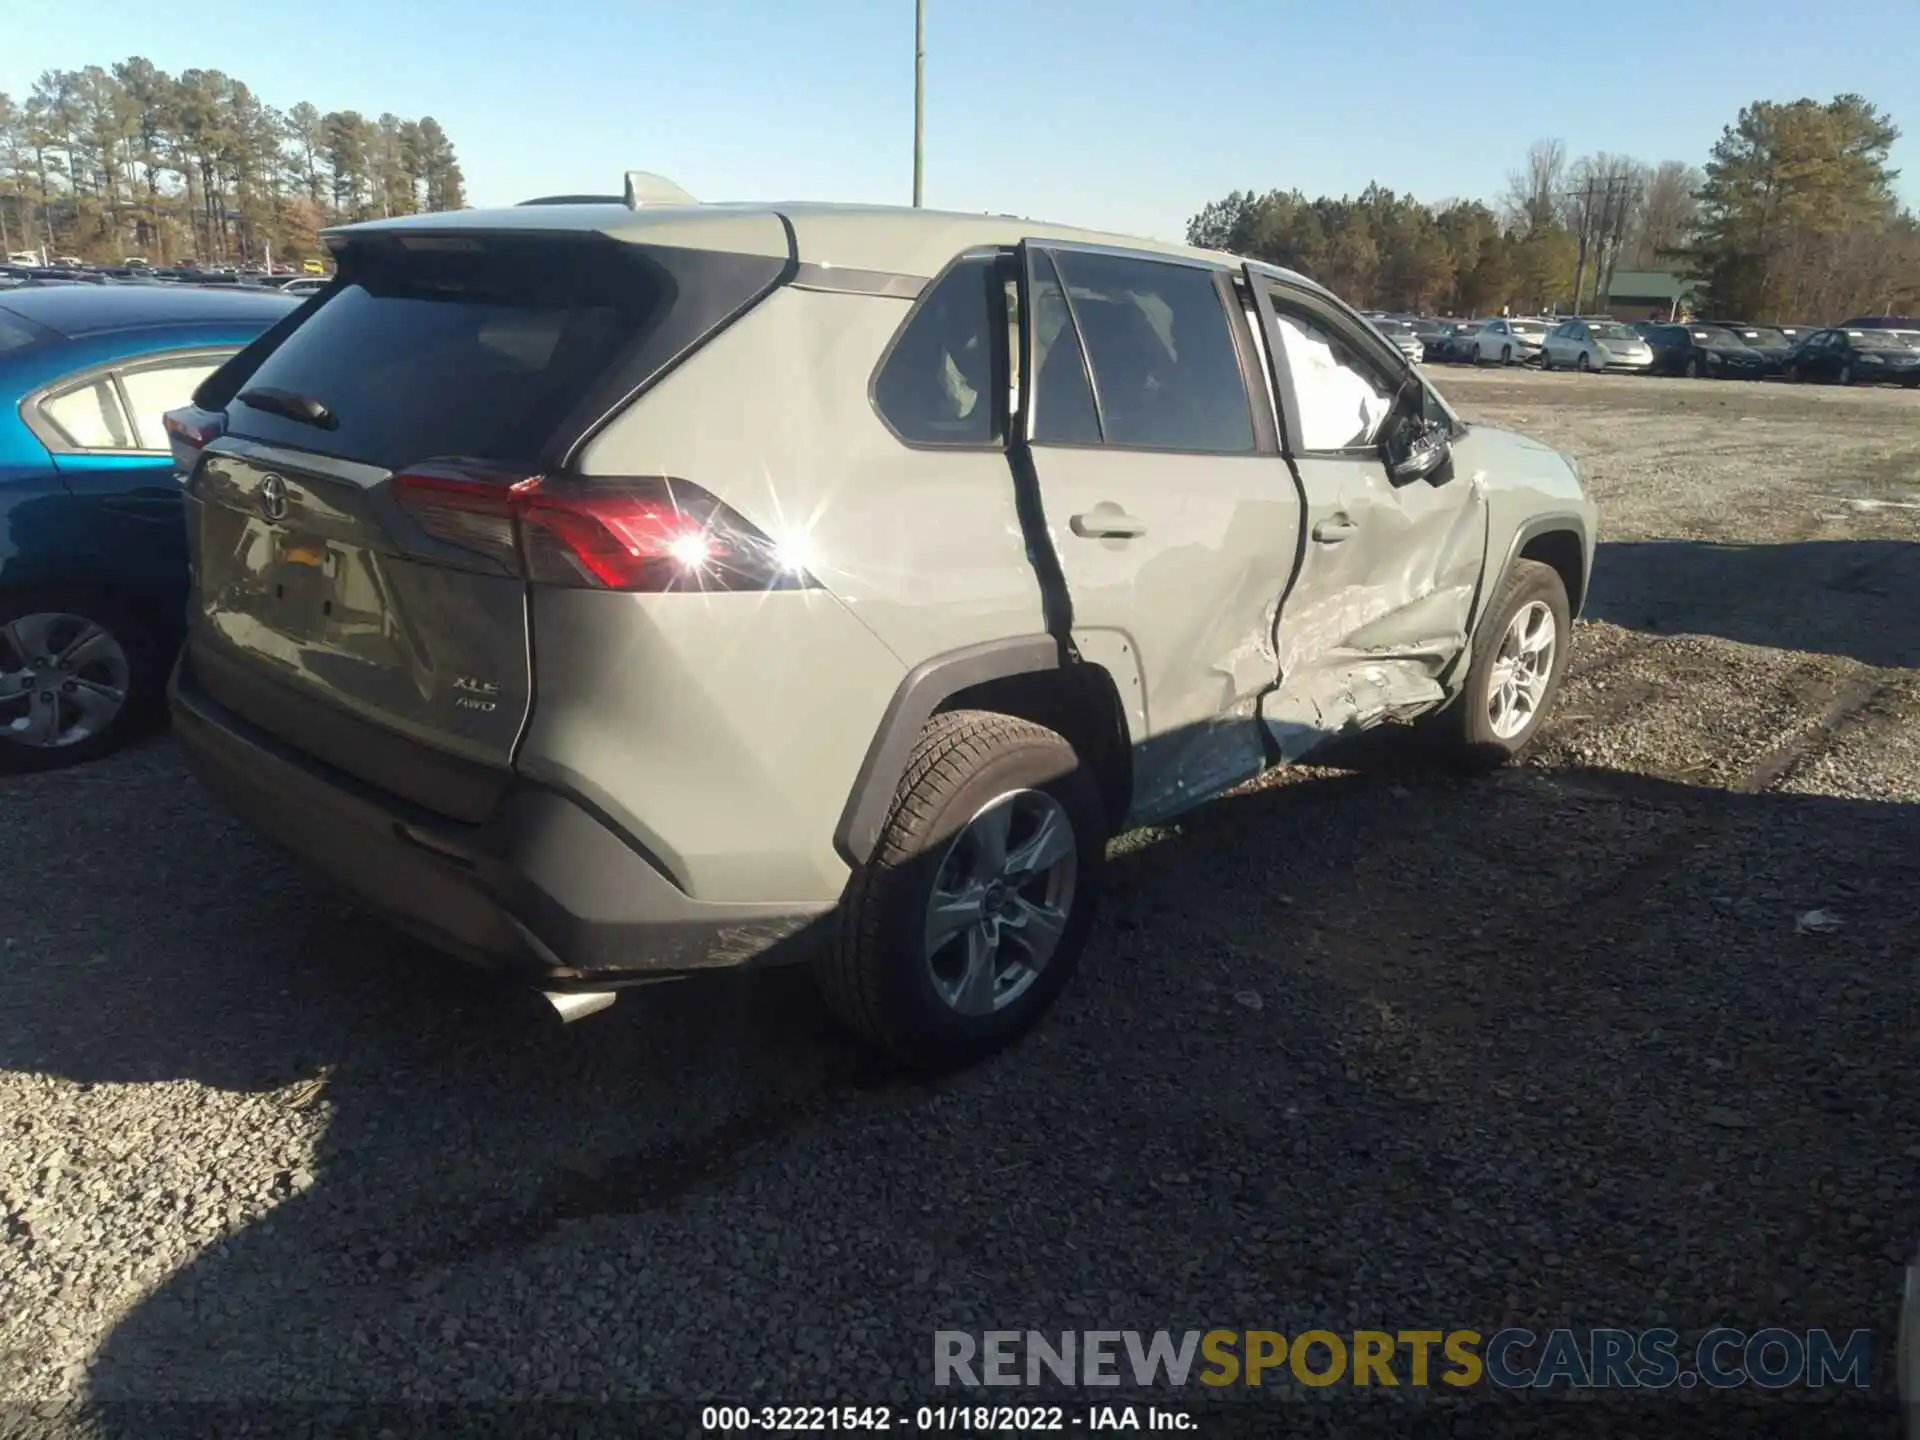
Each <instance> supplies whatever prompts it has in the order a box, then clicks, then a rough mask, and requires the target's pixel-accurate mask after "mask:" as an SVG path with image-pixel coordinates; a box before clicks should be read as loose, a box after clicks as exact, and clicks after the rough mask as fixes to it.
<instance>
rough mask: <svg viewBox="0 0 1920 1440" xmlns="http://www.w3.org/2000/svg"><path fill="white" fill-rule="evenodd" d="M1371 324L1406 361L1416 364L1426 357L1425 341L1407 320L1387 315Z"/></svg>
mask: <svg viewBox="0 0 1920 1440" xmlns="http://www.w3.org/2000/svg"><path fill="white" fill-rule="evenodd" d="M1373 324H1374V328H1375V329H1376V330H1378V331H1379V332H1380V333H1381V334H1382V335H1384V336H1386V337H1387V339H1388V340H1390V341H1392V342H1393V348H1394V349H1396V350H1398V351H1399V352H1400V353H1401V354H1402V355H1404V356H1406V357H1407V360H1408V363H1410V364H1414V365H1418V364H1419V363H1420V362H1421V361H1422V360H1425V359H1426V358H1427V347H1426V345H1425V343H1424V342H1423V341H1422V340H1421V339H1420V336H1419V335H1418V334H1417V333H1416V332H1415V330H1414V328H1413V326H1412V325H1411V324H1409V323H1408V322H1407V321H1405V320H1400V319H1395V318H1393V317H1390V316H1389V317H1385V318H1382V319H1379V320H1375V321H1374V322H1373Z"/></svg>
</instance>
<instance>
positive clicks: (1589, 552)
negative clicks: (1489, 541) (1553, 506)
mask: <svg viewBox="0 0 1920 1440" xmlns="http://www.w3.org/2000/svg"><path fill="white" fill-rule="evenodd" d="M1555 534H1568V535H1572V536H1573V537H1574V539H1575V540H1576V541H1578V542H1579V545H1580V589H1579V593H1578V594H1572V595H1568V596H1567V613H1568V618H1570V619H1573V620H1578V619H1579V618H1580V614H1581V612H1582V611H1583V610H1585V609H1586V604H1587V596H1588V594H1589V593H1590V592H1591V591H1592V589H1593V536H1592V534H1591V533H1590V532H1589V530H1588V528H1587V522H1586V520H1585V519H1584V518H1583V517H1581V516H1580V515H1577V514H1575V513H1573V512H1571V511H1564V512H1556V513H1553V514H1547V515H1534V516H1532V517H1530V518H1529V519H1527V520H1525V521H1524V522H1522V523H1521V525H1520V526H1519V527H1518V528H1517V529H1515V531H1514V532H1513V539H1512V540H1511V541H1509V542H1508V544H1507V556H1506V560H1505V562H1504V563H1503V564H1502V565H1501V567H1500V573H1499V577H1498V582H1497V583H1496V584H1494V585H1492V586H1490V587H1488V589H1487V591H1486V593H1487V594H1488V595H1497V594H1499V593H1500V586H1502V585H1504V584H1506V582H1507V577H1508V576H1509V575H1511V574H1512V573H1513V567H1514V566H1515V565H1517V564H1519V562H1520V552H1521V551H1522V550H1524V549H1526V548H1527V546H1528V545H1529V544H1530V543H1531V542H1533V541H1535V540H1538V539H1539V538H1540V537H1541V536H1542V535H1555Z"/></svg>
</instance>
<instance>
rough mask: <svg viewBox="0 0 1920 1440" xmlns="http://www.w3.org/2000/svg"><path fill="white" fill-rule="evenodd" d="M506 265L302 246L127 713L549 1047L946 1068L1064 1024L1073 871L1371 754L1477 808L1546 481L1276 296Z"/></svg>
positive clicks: (612, 219)
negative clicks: (1412, 757) (621, 1014)
mask: <svg viewBox="0 0 1920 1440" xmlns="http://www.w3.org/2000/svg"><path fill="white" fill-rule="evenodd" d="M547 217H550V218H549V219H547V223H544V224H542V225H541V226H539V227H538V228H533V227H530V226H529V225H528V223H527V212H526V211H525V210H524V209H512V210H496V211H488V210H468V211H454V212H448V213H443V214H435V215H427V216H418V217H408V218H405V219H398V220H394V221H376V222H372V223H371V224H367V225H360V226H353V227H350V228H347V229H345V230H336V231H330V232H328V239H329V241H330V242H333V243H335V244H337V245H339V247H340V251H339V265H340V273H339V275H338V277H337V278H336V280H335V282H334V284H333V285H332V286H331V287H330V288H329V289H328V291H327V292H326V293H325V294H324V295H322V296H321V297H320V298H319V299H318V300H316V301H313V302H310V303H308V304H307V305H305V306H304V307H303V308H302V310H301V312H300V313H299V315H298V317H297V319H296V320H295V321H293V322H292V323H291V324H290V326H289V328H288V330H287V332H286V333H285V334H283V335H282V336H280V337H279V338H278V339H277V341H276V343H275V344H274V345H273V346H271V347H269V346H262V347H259V348H258V349H257V350H255V351H254V352H251V353H250V354H249V355H247V356H245V357H243V358H242V360H241V361H239V362H236V363H235V364H234V365H232V366H229V367H226V368H224V369H222V370H221V371H220V372H219V373H218V374H217V375H215V376H214V378H213V379H212V380H210V381H208V382H207V383H206V384H205V385H203V386H202V387H201V388H200V390H199V392H197V394H196V396H195V404H196V406H197V407H204V411H206V412H213V411H219V412H223V413H224V415H225V430H224V433H222V434H220V435H218V436H216V437H215V438H213V439H211V440H210V441H209V442H208V444H207V445H206V447H205V449H204V451H203V453H202V454H201V456H200V458H199V460H198V463H197V465H196V466H195V468H194V470H193V473H192V476H191V478H190V479H189V481H188V483H187V487H186V488H187V495H188V508H189V520H188V527H187V528H188V534H189V535H190V536H192V537H193V544H194V547H195V561H196V567H197V568H196V588H195V595H194V597H193V600H192V602H191V604H190V606H189V614H190V623H189V630H190V638H189V640H188V643H187V646H186V649H185V651H184V653H183V655H182V658H181V661H180V663H179V666H178V668H177V670H176V672H175V681H174V687H173V695H174V700H173V713H174V716H175V737H176V742H177V743H178V745H179V746H180V748H181V750H182V753H183V754H184V755H185V756H186V757H187V760H188V764H189V765H190V766H191V768H192V769H193V770H194V772H195V773H196V774H197V775H198V776H199V777H200V778H201V779H202V780H203V781H204V782H205V783H206V784H207V785H208V786H209V787H210V788H211V789H212V791H213V792H214V793H215V794H216V795H217V796H218V797H219V798H220V799H222V800H223V801H224V802H225V803H227V804H228V805H230V806H231V807H232V808H234V809H235V810H236V811H237V812H238V813H239V814H240V815H241V816H242V817H243V818H244V819H246V820H247V821H248V822H250V823H251V824H253V825H254V826H256V827H258V828H260V829H262V830H263V831H265V832H266V833H268V834H270V835H273V836H275V837H277V838H278V839H279V840H280V841H281V842H282V843H284V844H287V845H290V846H291V847H292V848H293V849H294V850H295V851H296V852H298V853H299V854H301V855H302V856H304V857H306V858H307V859H308V860H309V861H310V862H311V863H312V864H313V865H315V866H316V867H318V868H319V869H321V870H322V871H325V872H327V873H330V874H331V875H333V876H334V877H335V879H336V880H338V881H339V882H340V883H342V884H343V885H345V886H346V887H347V888H348V889H349V890H351V891H353V892H355V893H357V894H359V895H361V896H362V897H364V898H365V899H366V900H367V901H368V903H370V904H371V905H372V906H374V907H375V908H377V909H384V910H386V911H388V912H390V913H394V914H397V915H398V916H399V917H401V918H402V919H403V921H404V922H405V923H406V924H407V925H408V926H409V927H410V928H412V929H413V930H415V931H416V932H417V933H421V934H424V935H427V936H430V937H433V938H435V939H436V940H437V941H438V942H439V943H440V944H441V945H443V946H444V947H446V948H447V949H449V950H451V951H453V952H455V953H457V954H461V955H464V956H466V957H467V958H469V959H473V960H479V961H482V962H484V963H487V964H490V965H492V966H494V967H496V968H501V969H505V970H507V971H508V972H510V973H514V974H517V975H519V976H521V977H522V978H524V979H526V980H528V981H530V982H532V983H533V984H535V985H537V986H539V987H540V988H541V989H543V990H546V991H547V992H548V993H549V994H551V995H553V996H554V997H556V998H555V1004H556V1008H560V1009H562V1011H563V1013H579V1012H580V1011H582V1010H591V1009H593V1008H597V1007H598V1006H600V1005H603V1004H605V1003H607V1002H609V1001H610V1000H611V999H612V996H613V994H614V993H615V987H618V986H620V985H623V984H630V983H634V982H645V981H648V980H657V979H660V978H665V977H670V976H672V975H675V974H686V973H689V972H694V971H702V970H711V969H712V968H714V967H716V966H727V965H739V964H745V963H749V962H751V961H764V960H774V959H781V958H791V959H800V958H809V959H811V960H812V961H813V962H814V963H815V964H816V965H817V966H818V970H817V974H818V976H819V979H820V982H821V988H822V991H823V993H824V994H825V995H826V997H827V999H828V1003H829V1004H830V1005H831V1006H832V1008H833V1011H834V1013H835V1014H837V1015H838V1016H839V1017H840V1018H841V1020H842V1021H843V1022H844V1023H846V1024H847V1025H848V1026H850V1027H851V1028H853V1029H854V1030H856V1031H857V1032H858V1033H860V1034H861V1035H863V1036H864V1037H865V1038H866V1039H867V1040H868V1041H869V1042H871V1043H873V1044H874V1045H876V1046H879V1047H881V1048H884V1049H886V1050H888V1051H890V1052H891V1053H892V1054H894V1055H895V1056H897V1057H899V1058H900V1059H901V1060H903V1061H905V1062H907V1063H909V1064H912V1065H915V1066H924V1067H928V1068H937V1067H944V1066H948V1065H952V1064H956V1063H962V1062H965V1061H966V1060H969V1059H972V1058H975V1057H977V1056H980V1055H982V1054H985V1053H987V1052H989V1051H991V1050H993V1049H994V1048H996V1047H998V1046H1000V1045H1003V1044H1005V1043H1007V1042H1008V1041H1009V1040H1011V1039H1012V1038H1013V1037H1015V1036H1016V1035H1018V1034H1020V1033H1021V1032H1022V1031H1023V1030H1025V1029H1026V1028H1027V1027H1028V1026H1029V1025H1031V1024H1032V1023H1034V1021H1035V1020H1037V1019H1038V1017H1039V1016H1040V1015H1041V1014H1042V1013H1044V1012H1045V1010H1046V1009H1047V1008H1048V1006H1049V1005H1051V1003H1052V1001H1053V999H1054V997H1055V996H1056V995H1057V994H1058V993H1059V991H1060V989H1061V987H1062V985H1063V984H1064V983H1065V982H1066V981H1067V979H1068V977H1069V974H1070V973H1071V970H1072V968H1073V966H1074V964H1075V962H1076V960H1077V958H1078V955H1079V952H1080V950H1081V948H1082V947H1083V945H1084V944H1085V942H1086V940H1087V937H1088V935H1089V933H1090V931H1091V927H1092V925H1093V923H1094V920H1095V907H1096V905H1097V903H1098V891H1099V880H1100V868H1101V863H1102V857H1103V856H1104V854H1105V851H1106V845H1107V837H1108V835H1109V834H1111V833H1113V832H1114V831H1115V829H1116V828H1117V827H1122V826H1126V825H1130V824H1138V823H1147V822H1149V820H1150V817H1155V816H1170V815H1173V814H1177V813H1180V812H1183V811H1185V810H1187V809H1188V808H1190V807H1191V806H1193V805H1195V804H1197V803H1199V802H1201V801H1202V800H1204V799H1206V798H1208V797H1210V796H1213V795H1217V794H1219V793H1221V792H1222V791H1224V790H1226V789H1228V788H1230V787H1232V786H1234V785H1236V784H1238V783H1240V782H1241V781H1243V780H1246V779H1248V778H1251V777H1252V776H1253V775H1255V774H1257V773H1259V772H1260V771H1261V770H1263V769H1264V768H1265V767H1266V766H1267V765H1269V764H1271V763H1274V762H1275V761H1276V760H1281V761H1284V760H1292V759H1296V758H1300V757H1302V756H1304V755H1306V754H1309V753H1311V752H1312V751H1313V750H1314V749H1315V748H1317V747H1319V746H1320V745H1322V744H1324V743H1325V742H1327V741H1328V740H1330V739H1331V738H1332V737H1334V736H1335V735H1338V734H1341V733H1346V732H1350V731H1353V730H1358V729H1362V728H1367V727H1369V726H1372V725H1375V724H1379V723H1383V722H1385V721H1386V720H1388V719H1389V718H1402V719H1412V718H1414V717H1416V716H1432V717H1433V724H1434V725H1435V727H1436V728H1437V730H1438V731H1439V732H1442V733H1444V734H1445V735H1447V736H1448V737H1450V741H1451V743H1452V744H1453V746H1454V748H1455V751H1456V753H1457V754H1460V755H1463V756H1465V757H1467V758H1469V759H1472V760H1475V761H1477V762H1480V763H1497V762H1498V761H1500V760H1503V759H1506V758H1510V757H1511V756H1512V755H1513V754H1515V753H1516V752H1518V751H1519V750H1520V749H1522V748H1523V747H1524V746H1525V745H1526V744H1527V743H1528V741H1529V740H1530V739H1531V737H1532V736H1533V735H1534V733H1535V732H1536V729H1537V727H1538V726H1539V724H1540V722H1541V720H1542V718H1543V716H1544V715H1545V714H1546V712H1547V707H1548V706H1549V705H1550V704H1551V703H1552V698H1553V695H1554V692H1555V689H1556V687H1557V686H1558V684H1559V682H1560V678H1561V676H1562V674H1563V672H1564V669H1565V665H1566V660H1567V656H1568V650H1569V646H1570V645H1571V643H1572V641H1573V630H1572V624H1571V622H1572V619H1573V617H1574V615H1576V614H1577V613H1578V612H1579V609H1580V597H1581V596H1582V595H1583V594H1584V592H1585V589H1586V576H1587V574H1588V571H1589V569H1590V566H1591V562H1592V558H1593V553H1594V526H1595V512H1594V507H1593V505H1592V504H1591V502H1590V501H1589V500H1588V499H1587V498H1586V496H1585V495H1584V493H1583V491H1582V487H1581V482H1580V473H1579V469H1578V467H1577V466H1576V465H1575V464H1574V463H1573V462H1572V461H1571V460H1569V459H1567V458H1565V457H1564V456H1561V455H1559V454H1557V453H1556V452H1554V451H1552V450H1550V449H1549V448H1547V447H1546V446H1544V445H1541V444H1538V443H1536V442H1534V441H1530V440H1526V439H1523V438H1522V437H1519V436H1516V435H1512V434H1508V433H1505V432H1502V431H1500V430H1498V429H1495V428H1493V427H1491V426H1485V425H1479V424H1472V425H1469V424H1467V423H1465V422H1464V421H1462V420H1461V419H1460V418H1459V417H1458V416H1457V415H1456V414H1455V413H1454V412H1453V411H1452V410H1451V409H1450V407H1448V406H1447V404H1446V403H1445V401H1444V400H1443V399H1442V398H1441V397H1440V395H1439V394H1438V393H1437V392H1436V391H1435V390H1434V389H1433V387H1432V386H1430V385H1429V384H1427V383H1426V381H1425V380H1424V379H1423V377H1422V376H1421V375H1420V374H1419V372H1418V371H1417V370H1415V369H1414V368H1413V367H1412V366H1411V365H1410V364H1409V363H1408V362H1407V360H1406V358H1405V357H1404V356H1403V355H1402V354H1401V353H1400V351H1399V350H1398V349H1396V348H1395V347H1393V346H1392V345H1389V344H1388V343H1386V341H1385V340H1384V339H1383V338H1382V336H1381V335H1380V334H1379V333H1378V332H1377V331H1376V330H1375V329H1374V328H1373V326H1371V325H1369V324H1368V323H1367V322H1365V321H1364V320H1362V319H1361V318H1360V317H1359V316H1358V315H1357V314H1355V313H1354V312H1353V311H1352V310H1351V309H1349V308H1348V307H1347V306H1346V305H1344V304H1342V303H1341V302H1340V301H1339V300H1338V299H1337V298H1335V297H1334V296H1333V295H1331V294H1329V293H1328V292H1327V291H1325V290H1324V289H1322V288H1321V287H1319V286H1318V285H1315V284H1313V283H1312V282H1311V281H1309V280H1307V279H1305V278H1303V277H1301V276H1299V275H1296V274H1292V273H1290V272H1287V271H1283V270H1279V269H1276V268H1273V267H1270V266H1266V265H1262V264H1259V263H1257V262H1248V261H1243V260H1240V259H1237V258H1235V257H1232V256H1227V255H1222V254H1219V253H1216V252H1209V251H1199V250H1193V249H1189V248H1187V247H1184V246H1174V245H1165V244H1159V243H1156V242H1151V241H1135V240H1130V239H1127V238H1124V237H1117V236H1116V237H1097V236H1088V235H1087V234H1086V233H1085V232H1083V231H1080V230H1063V229H1059V228H1055V227H1051V226H1047V225H1045V224H1040V223H1034V222H1028V221H1023V220H1016V219H1011V218H1004V217H997V216H972V215H969V216H952V215H941V214H937V213H934V212H929V211H920V210H905V209H899V210H890V209H880V208H875V207H843V206H832V205H817V206H816V205H801V206H787V205H782V206H778V207H771V206H751V205H729V206H725V207H718V206H716V207H713V208H712V210H711V211H710V212H709V213H707V214H705V215H702V216H700V217H698V221H697V224H696V225H694V226H693V227H691V229H692V231H693V233H692V235H690V234H689V229H690V227H689V225H688V223H687V220H688V217H687V213H686V207H684V206H673V207H652V206H646V205H644V204H641V205H638V206H637V208H630V207H629V206H628V205H624V204H602V205H591V204H588V205H578V206H571V207H568V206H556V207H553V208H552V209H550V210H549V211H548V212H547ZM543 218H545V217H543ZM1090 241H1091V242H1094V243H1089V242H1090ZM916 276H918V277H930V278H925V279H919V280H912V283H911V284H908V283H905V282H907V281H908V280H909V279H910V278H911V277H916ZM1069 296H1070V297H1071V307H1072V309H1071V318H1069V310H1068V305H1069ZM1010 301H1015V302H1018V305H1019V308H1018V309H1012V310H1010V308H1009V302H1010ZM1010 328H1011V329H1012V330H1013V331H1014V333H1015V336H1016V337H1017V342H1018V343H1016V344H1015V345H1013V346H1011V347H1009V346H1008V345H1007V343H1006V342H1007V339H1008V332H1009V329H1010ZM828 337H832V339H833V343H832V344H827V343H826V341H827V338H828ZM1009 349H1011V353H1012V356H1013V357H1014V364H1015V365H1016V366H1017V367H1018V368H1017V371H1016V372H1015V373H1014V374H1012V375H1009V374H1008V372H1007V368H1006V364H1007V362H1006V358H1005V357H1007V355H1008V353H1009ZM1263 353H1264V354H1265V355H1267V356H1270V357H1278V358H1279V359H1280V360H1281V361H1283V362H1284V363H1279V364H1274V365H1272V366H1270V367H1266V368H1263V367H1262V364H1261V356H1262V355H1263ZM796 364H801V365H805V366H806V367H808V370H809V375H808V383H807V385H806V387H805V391H806V393H805V395H804V396H801V395H798V394H796V392H795V390H794V387H793V383H792V376H793V373H794V370H793V367H794V366H795V365H796ZM796 406H798V407H799V408H798V409H796ZM1283 447H1284V448H1283ZM1022 476H1024V477H1025V479H1024V481H1022V482H1021V483H1022V484H1025V485H1027V486H1028V487H1030V489H1031V497H1032V499H1033V500H1035V501H1039V502H1042V504H1044V509H1045V513H1046V516H1047V517H1049V518H1048V519H1046V520H1042V519H1039V518H1037V517H1038V516H1039V515H1040V505H1029V504H1027V503H1026V501H1025V500H1024V499H1022V498H1018V497H1020V496H1021V494H1022V492H1021V491H1020V489H1019V486H1018V485H1016V484H1015V483H1014V481H1015V480H1016V479H1017V478H1018V477H1022ZM670 477H671V478H670ZM1469 477H1471V478H1469ZM1296 497H1297V498H1296ZM1055 521H1057V523H1054V522H1055ZM1282 596H1284V597H1285V603H1284V605H1281V603H1280V601H1281V597H1282ZM1276 615H1277V617H1278V618H1277V620H1276ZM1276 624H1277V626H1278V638H1277V649H1276V637H1275V626H1276ZM530 635H531V636H537V637H538V644H537V646H534V645H530V642H529V636H530ZM1069 641H1071V642H1072V643H1071V645H1069V643H1068V642H1069ZM1281 655H1284V656H1286V657H1287V663H1286V667H1285V669H1284V670H1282V669H1281V664H1280V660H1279V658H1278V657H1279V656H1281ZM769 714H778V715H780V716H781V717H782V718H781V723H780V724H779V725H777V726H769V725H768V723H767V717H768V715H769Z"/></svg>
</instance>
